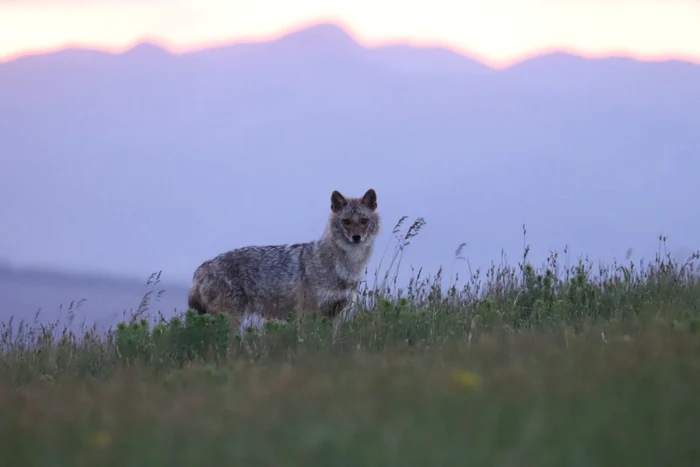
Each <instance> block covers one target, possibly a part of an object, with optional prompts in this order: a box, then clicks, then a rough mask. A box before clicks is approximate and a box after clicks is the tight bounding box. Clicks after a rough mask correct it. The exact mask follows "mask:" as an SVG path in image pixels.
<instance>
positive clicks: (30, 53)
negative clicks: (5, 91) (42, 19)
mask: <svg viewBox="0 0 700 467" xmlns="http://www.w3.org/2000/svg"><path fill="white" fill-rule="evenodd" d="M318 26H333V27H336V28H338V29H340V30H342V31H343V32H344V33H345V34H346V35H347V36H348V37H349V38H350V39H351V40H352V41H353V42H354V43H356V44H358V45H359V46H361V47H363V48H365V49H368V50H371V49H379V48H384V47H392V46H402V45H403V46H408V47H413V48H416V49H434V48H437V49H443V50H448V51H450V52H453V53H455V54H458V55H461V56H463V57H465V58H467V59H470V60H474V61H476V62H478V63H480V64H482V65H484V66H486V67H488V68H490V69H493V70H505V69H507V68H511V67H513V66H516V65H519V64H521V63H525V62H528V61H530V60H533V59H536V58H538V57H543V56H547V55H555V54H564V55H572V56H576V57H580V58H582V59H586V60H605V59H631V60H634V61H639V62H646V63H663V62H673V61H676V62H685V63H689V64H692V65H699V66H700V56H699V57H692V56H684V55H679V54H642V53H634V52H631V51H629V50H615V49H612V50H610V51H607V52H598V53H591V52H584V51H582V50H577V49H576V48H574V47H564V46H552V47H549V48H542V49H539V50H538V51H536V52H530V53H524V54H520V55H519V56H517V57H515V58H513V59H510V60H492V59H489V58H487V57H485V56H483V55H481V54H478V53H475V52H474V51H471V50H468V49H467V48H463V47H457V46H455V45H452V44H449V43H447V42H444V41H415V40H411V39H408V38H396V39H389V40H374V41H372V40H364V39H362V38H360V37H359V35H358V34H356V33H355V32H354V31H353V30H352V28H350V27H349V26H348V25H347V24H343V23H342V22H340V21H338V20H316V21H310V22H303V23H300V24H298V25H296V26H293V27H289V28H284V29H281V30H279V31H277V32H275V33H266V34H259V35H257V36H251V37H249V38H246V39H224V40H218V41H202V42H199V43H196V44H191V45H188V46H176V45H173V44H172V43H169V41H168V40H167V39H166V38H157V37H149V36H148V35H144V36H141V37H140V38H139V39H136V40H133V41H130V42H128V43H126V44H124V45H122V46H98V45H94V44H89V43H86V42H77V41H74V42H66V43H64V44H62V45H60V46H57V47H51V48H43V49H28V50H26V51H24V52H18V53H14V54H9V55H6V56H0V64H5V63H11V62H14V61H17V60H20V59H22V58H28V57H37V56H42V55H51V54H55V53H60V52H65V51H70V50H87V51H94V52H101V53H106V54H112V55H122V54H124V53H126V52H128V51H130V50H133V49H134V48H136V47H138V46H140V45H146V44H148V45H154V46H156V47H159V48H161V49H163V50H164V51H166V52H167V53H169V54H170V55H174V56H178V55H186V54H192V53H198V52H203V51H206V50H211V49H216V48H224V47H234V46H237V45H243V44H265V43H271V42H275V41H277V40H280V39H283V38H284V37H287V36H289V35H292V34H295V33H298V32H302V31H305V30H308V29H311V28H314V27H318Z"/></svg>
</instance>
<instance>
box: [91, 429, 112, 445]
mask: <svg viewBox="0 0 700 467" xmlns="http://www.w3.org/2000/svg"><path fill="white" fill-rule="evenodd" d="M90 443H91V444H92V445H93V446H97V447H98V448H104V447H107V446H109V445H110V444H111V443H112V437H111V436H109V433H107V432H105V431H98V432H97V433H94V434H93V435H92V436H91V437H90Z"/></svg>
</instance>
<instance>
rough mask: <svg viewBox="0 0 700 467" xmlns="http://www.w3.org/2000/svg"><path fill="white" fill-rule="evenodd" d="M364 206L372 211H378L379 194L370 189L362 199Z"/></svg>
mask: <svg viewBox="0 0 700 467" xmlns="http://www.w3.org/2000/svg"><path fill="white" fill-rule="evenodd" d="M362 204H364V205H365V206H367V207H368V208H370V209H371V210H372V211H374V210H375V209H377V193H376V192H375V191H374V190H373V189H372V188H370V189H369V190H367V193H365V195H364V196H363V197H362Z"/></svg>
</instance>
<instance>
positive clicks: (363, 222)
mask: <svg viewBox="0 0 700 467" xmlns="http://www.w3.org/2000/svg"><path fill="white" fill-rule="evenodd" d="M360 222H361V223H362V225H367V222H369V219H367V218H366V217H363V218H362V220H360Z"/></svg>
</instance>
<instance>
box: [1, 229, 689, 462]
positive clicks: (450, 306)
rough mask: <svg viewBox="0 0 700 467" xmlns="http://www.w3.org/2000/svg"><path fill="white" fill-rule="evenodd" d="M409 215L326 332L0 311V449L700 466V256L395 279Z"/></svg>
mask: <svg viewBox="0 0 700 467" xmlns="http://www.w3.org/2000/svg"><path fill="white" fill-rule="evenodd" d="M402 223H403V221H401V222H400V223H399V224H398V225H397V228H396V229H395V234H396V236H397V240H398V243H397V246H396V249H395V251H394V254H393V256H392V257H391V258H390V259H389V261H388V265H387V267H386V272H385V273H384V274H381V275H380V274H376V275H375V277H374V283H373V284H371V285H367V284H365V286H364V288H363V290H362V293H361V305H362V306H361V310H360V313H359V314H358V315H356V316H355V317H354V319H353V320H351V321H349V322H347V323H345V324H344V325H343V326H342V327H341V329H340V334H339V336H338V339H337V340H336V341H335V342H333V341H332V337H331V334H332V331H331V327H330V324H329V323H328V322H327V321H325V320H323V319H321V318H317V317H309V318H308V319H306V320H304V321H303V322H301V323H299V324H298V325H296V324H293V323H290V324H289V325H287V326H279V325H270V326H268V327H267V329H266V330H265V332H263V333H254V332H251V333H248V334H247V335H245V336H235V335H232V334H231V332H230V327H229V323H228V320H227V319H226V317H210V316H197V315H196V314H195V313H193V312H188V313H186V314H184V315H183V316H180V317H177V318H174V319H172V320H169V321H163V320H161V322H159V323H156V322H152V321H149V320H148V319H146V317H145V314H144V313H143V310H139V311H138V313H137V315H136V316H133V317H132V318H133V319H131V320H127V321H126V322H124V323H122V324H120V326H119V327H118V328H117V329H116V330H114V331H113V332H109V333H107V334H106V335H98V334H97V333H95V332H94V331H91V330H86V331H85V332H84V334H82V335H80V336H76V335H74V334H72V333H70V332H67V331H64V332H59V328H58V327H56V326H50V327H44V328H42V327H40V326H34V327H29V326H24V325H22V326H20V328H19V330H14V329H12V328H10V327H8V326H5V327H4V328H3V329H4V332H3V334H2V342H1V343H0V344H1V345H2V353H1V354H0V414H2V415H0V464H1V465H8V466H10V465H12V466H15V465H16V466H82V465H85V466H93V465H105V466H108V465H115V466H117V465H118V466H124V465H129V466H161V465H163V466H179V465H183V466H184V465H198V466H205V465H246V466H254V465H269V466H285V465H303V466H324V467H325V466H329V465H332V466H345V465H347V466H358V465H363V466H364V465H381V466H394V465H396V466H399V465H401V466H405V465H417V466H427V465H430V466H433V465H435V466H438V465H460V466H462V465H469V466H537V467H546V466H603V465H605V466H608V465H609V466H620V465H634V466H636V467H640V466H659V465H664V466H685V465H688V466H691V465H698V463H699V462H700V429H698V427H697V421H698V420H700V397H698V394H700V333H698V331H700V275H699V274H698V272H697V269H696V267H697V262H698V260H699V256H698V255H697V254H695V255H693V256H692V257H691V258H689V259H688V261H686V262H684V263H678V262H676V261H674V260H672V259H671V258H670V257H669V256H668V255H665V254H663V253H661V250H660V253H659V255H657V257H656V258H655V259H654V261H652V262H650V263H649V264H646V265H645V264H632V263H630V264H625V265H619V264H612V265H610V266H608V267H599V268H595V267H593V265H592V264H591V263H590V262H587V261H579V262H578V263H577V264H575V265H573V266H562V265H561V264H559V256H558V255H557V254H552V255H551V256H550V257H549V259H548V260H547V261H546V263H545V264H544V265H542V266H534V265H532V264H531V263H530V262H529V260H528V249H527V248H525V251H524V254H523V258H522V260H521V261H519V262H518V264H517V265H516V266H508V265H499V266H493V267H492V268H490V269H488V270H486V271H483V272H482V271H478V270H477V271H473V272H472V273H471V274H470V277H469V279H468V281H467V282H466V283H465V284H463V285H462V284H461V283H460V281H459V278H451V281H449V282H448V284H447V285H445V278H443V277H442V274H441V272H438V273H437V275H435V276H433V277H421V272H420V271H419V272H417V273H416V274H415V275H414V277H413V278H412V279H411V281H410V283H409V284H408V286H407V287H405V288H399V287H398V286H397V284H396V282H395V280H394V278H395V277H396V274H397V271H398V269H399V267H400V264H401V254H402V252H403V251H404V249H405V248H406V246H408V245H409V244H410V241H411V239H412V238H413V237H415V235H417V234H418V233H419V231H420V228H421V227H422V220H421V219H419V220H417V221H416V222H415V223H413V224H412V225H411V226H409V227H408V229H407V230H406V232H405V233H404V232H403V231H402ZM660 240H661V246H663V244H664V241H665V239H663V238H660ZM459 254H460V251H458V252H457V256H459ZM146 303H147V300H146Z"/></svg>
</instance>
